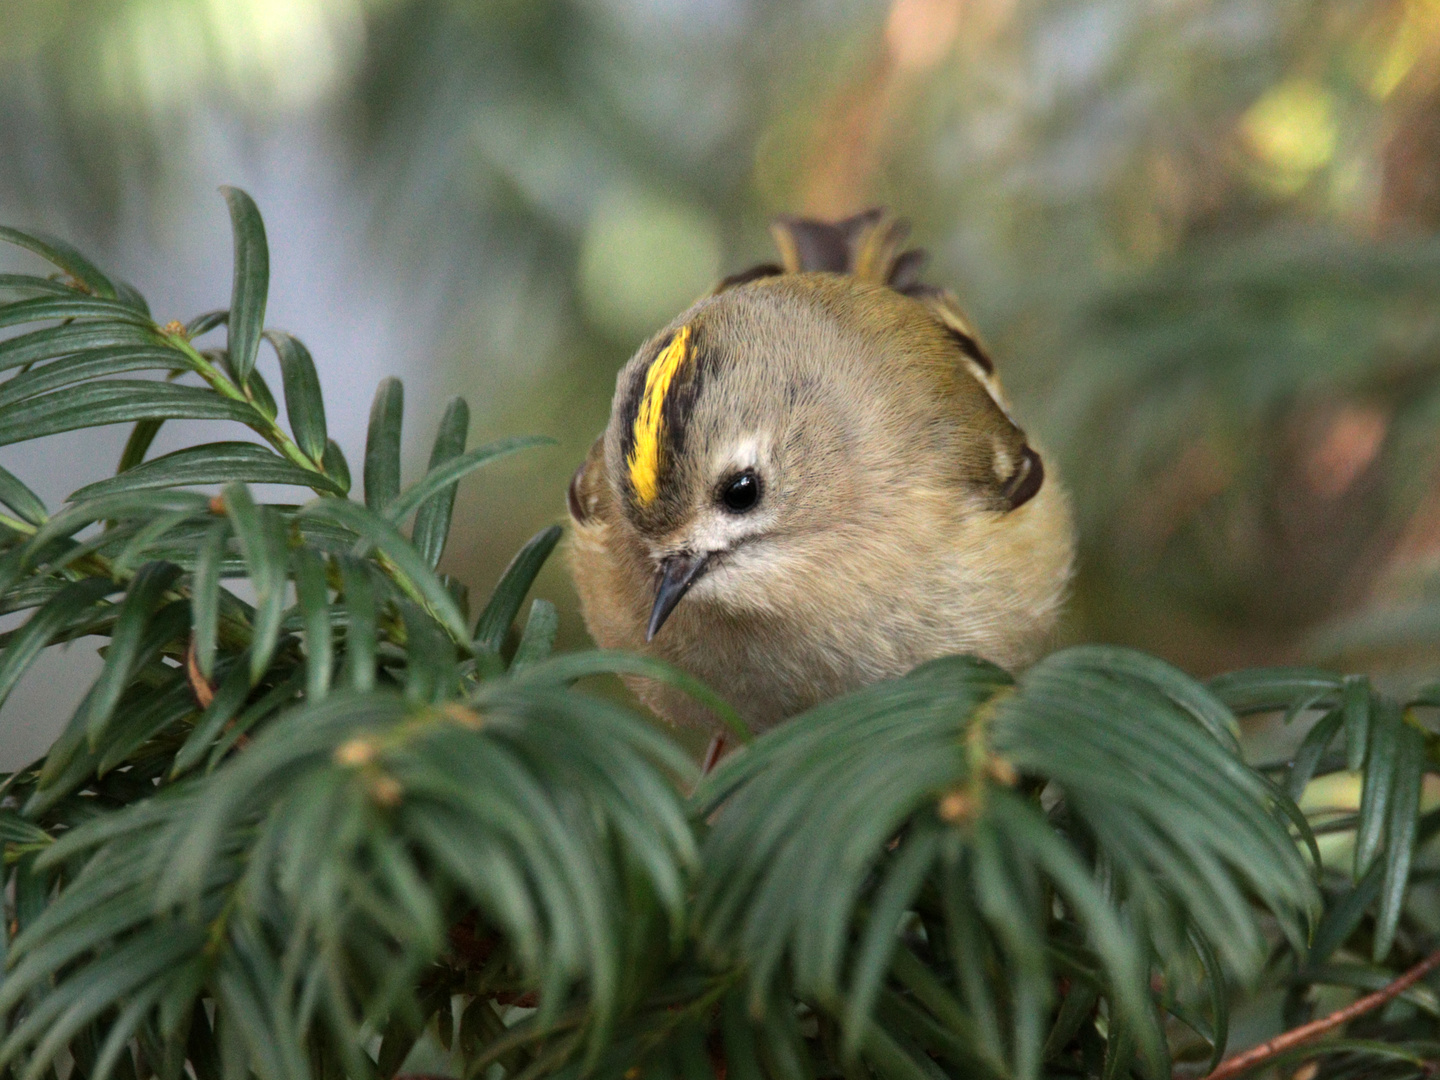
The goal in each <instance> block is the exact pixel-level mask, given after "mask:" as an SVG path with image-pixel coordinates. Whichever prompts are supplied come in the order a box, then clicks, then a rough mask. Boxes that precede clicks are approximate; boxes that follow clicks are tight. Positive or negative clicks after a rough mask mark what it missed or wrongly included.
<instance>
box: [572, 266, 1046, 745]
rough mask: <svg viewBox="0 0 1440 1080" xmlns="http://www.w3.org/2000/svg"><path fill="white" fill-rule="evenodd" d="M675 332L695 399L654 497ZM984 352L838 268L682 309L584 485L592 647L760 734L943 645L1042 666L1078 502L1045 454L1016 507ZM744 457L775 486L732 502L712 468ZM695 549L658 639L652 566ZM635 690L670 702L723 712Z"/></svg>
mask: <svg viewBox="0 0 1440 1080" xmlns="http://www.w3.org/2000/svg"><path fill="white" fill-rule="evenodd" d="M677 331H679V332H681V333H685V334H688V335H689V336H690V337H691V338H692V339H693V341H694V349H695V353H694V355H692V356H691V357H690V358H689V359H688V360H687V364H688V365H689V368H688V369H687V372H686V374H685V377H686V378H687V379H688V380H689V381H688V382H686V383H685V384H684V385H683V386H682V387H680V389H679V390H678V391H677V390H675V389H672V390H671V393H677V392H679V393H683V394H684V399H683V403H682V404H683V412H681V411H679V410H678V407H677V411H676V412H675V413H674V415H673V416H672V417H671V424H672V429H673V430H670V431H668V432H667V433H666V434H667V435H668V436H669V437H670V440H671V441H670V443H669V444H668V445H667V446H666V447H665V448H664V454H663V457H662V464H663V468H664V471H663V474H662V478H661V482H660V491H661V492H662V497H661V498H659V499H652V500H648V501H646V500H641V499H638V498H637V497H636V492H635V490H634V484H633V482H632V479H631V477H630V476H629V473H628V471H627V460H626V456H627V452H628V446H629V443H630V440H631V439H632V434H631V428H630V427H629V426H627V425H633V424H634V420H633V419H632V417H633V416H634V415H635V414H636V408H637V402H636V394H637V389H638V388H640V387H641V386H643V380H644V378H645V375H646V372H647V371H648V370H649V367H650V365H651V364H652V363H653V362H654V361H655V359H656V357H657V356H660V355H662V351H663V349H664V348H665V347H666V345H667V344H669V343H671V342H672V341H673V340H674V338H675V336H676V333H677ZM988 366H989V365H988V362H987V363H985V364H984V365H981V364H977V363H976V362H975V360H974V359H973V358H972V357H969V356H966V355H965V350H963V349H960V348H957V345H956V337H955V334H954V333H953V332H952V331H951V330H950V329H948V328H947V326H946V320H943V319H941V318H939V317H937V314H936V311H935V309H934V307H933V306H932V305H929V304H926V303H924V302H922V301H921V300H919V299H915V298H913V297H911V296H907V295H902V294H901V293H900V292H898V291H896V290H895V289H892V288H888V287H886V286H885V285H883V284H877V283H873V282H869V281H864V280H861V279H859V278H857V277H854V276H850V275H846V274H837V273H787V274H778V275H775V276H768V277H763V278H760V279H758V280H754V281H750V282H747V283H745V284H742V285H739V286H737V287H734V288H729V289H727V290H725V291H722V292H720V293H718V294H716V295H713V296H711V297H708V298H706V299H704V300H702V301H700V302H699V303H697V304H696V305H695V306H694V307H692V308H691V309H690V310H688V311H686V312H684V313H682V314H681V315H680V316H679V317H678V318H677V319H675V320H674V322H673V323H672V324H671V325H670V326H668V327H666V328H665V329H664V330H662V331H661V332H660V333H659V334H657V335H656V336H655V338H653V339H652V340H651V341H650V342H648V343H647V344H646V345H645V346H643V347H642V348H641V349H640V351H639V352H638V353H637V354H636V356H635V357H634V358H633V359H632V360H631V361H630V363H629V364H627V365H626V367H625V368H624V369H623V370H622V371H621V373H620V375H619V378H618V380H617V387H616V394H615V401H614V408H613V412H612V420H611V423H610V426H609V428H608V429H607V431H606V433H605V434H604V435H603V436H602V437H601V438H600V439H599V440H597V442H596V444H595V446H594V448H592V450H591V453H590V456H589V458H588V459H587V461H586V463H585V464H584V465H582V467H581V470H580V472H579V473H578V474H577V476H576V479H575V483H574V485H573V487H572V492H571V505H572V516H573V517H574V518H575V520H574V523H573V529H572V533H571V544H570V564H571V569H572V573H573V575H574V578H575V583H576V586H577V588H578V590H579V593H580V599H581V602H582V605H583V609H584V614H585V621H586V625H587V626H588V628H589V630H590V633H591V635H592V636H593V637H594V639H595V641H596V642H597V643H598V644H599V645H601V646H602V647H605V648H619V649H627V650H631V651H635V652H640V653H646V654H649V655H652V656H656V657H659V658H661V659H664V660H667V661H670V662H671V663H673V664H675V665H677V666H679V667H681V668H683V669H685V670H687V671H689V672H691V673H693V674H694V675H696V676H698V677H699V678H701V679H703V680H704V681H705V682H707V683H708V684H710V685H711V686H713V687H714V688H715V689H716V690H718V691H719V692H720V693H721V694H723V695H724V696H725V697H726V698H727V699H728V700H730V701H731V702H732V703H733V704H734V705H735V706H736V707H737V708H738V709H739V710H740V712H741V713H742V715H744V716H745V718H746V719H747V721H748V722H749V723H750V724H751V725H752V726H754V727H755V728H756V729H765V728H768V727H770V726H773V725H775V724H777V723H779V722H781V721H783V720H785V719H786V718H788V717H790V716H793V715H795V714H796V713H798V712H801V711H803V710H805V709H807V708H809V707H810V706H812V705H815V704H816V703H818V702H821V701H824V700H826V699H828V698H831V697H835V696H837V695H840V694H843V693H846V692H847V691H851V690H854V689H856V688H858V687H860V686H863V685H865V684H867V683H870V682H874V681H876V680H879V679H883V678H887V677H892V676H896V675H900V674H903V673H904V672H906V671H908V670H909V669H911V668H912V667H914V666H915V665H916V664H919V663H921V662H923V661H925V660H929V659H932V658H934V657H937V656H941V655H946V654H952V653H975V654H978V655H980V656H983V657H985V658H987V659H989V660H992V661H994V662H995V663H997V664H1000V665H1001V666H1004V667H1007V668H1012V669H1013V668H1017V667H1020V666H1023V665H1025V664H1027V663H1029V662H1031V661H1032V660H1034V659H1035V658H1036V657H1037V656H1038V655H1039V654H1040V653H1041V652H1042V651H1043V650H1044V649H1045V648H1046V646H1047V644H1048V643H1049V641H1050V639H1051V637H1052V634H1053V631H1054V628H1055V624H1056V620H1057V618H1058V615H1059V612H1060V608H1061V604H1062V602H1063V600H1064V597H1065V593H1066V587H1067V582H1068V580H1069V577H1070V570H1071V563H1072V558H1073V539H1072V528H1071V522H1070V515H1069V510H1068V506H1067V501H1066V498H1065V495H1064V493H1063V491H1062V489H1061V487H1060V485H1059V483H1058V482H1057V480H1056V477H1055V476H1054V474H1053V470H1051V471H1050V472H1049V474H1048V475H1047V476H1046V479H1045V481H1044V483H1043V484H1042V485H1041V487H1040V489H1039V491H1038V492H1036V493H1034V495H1033V497H1027V501H1025V502H1024V503H1023V505H1018V506H1015V507H1013V508H1011V507H1010V506H1009V505H1008V504H1007V503H1006V500H1005V492H1006V491H1007V486H1006V485H1007V483H1008V484H1009V485H1010V489H1013V487H1014V481H1013V480H1011V479H1010V478H1011V477H1013V476H1015V475H1016V470H1017V468H1018V467H1019V466H1020V465H1021V464H1022V462H1021V461H1020V457H1021V454H1022V453H1032V454H1033V451H1029V450H1028V449H1027V444H1026V442H1025V438H1024V433H1023V432H1022V431H1020V429H1019V428H1018V427H1017V426H1016V425H1015V424H1014V422H1013V420H1011V419H1010V416H1009V410H1008V406H1007V405H1006V403H1005V399H1004V396H1003V391H1001V389H1000V387H999V384H998V382H997V381H996V380H995V379H994V377H993V375H991V374H990V373H989V372H988V371H987V370H985V369H986V368H988ZM1036 463H1037V466H1038V458H1037V459H1036ZM744 469H753V470H754V471H755V472H756V473H757V474H758V476H759V477H760V478H761V481H762V484H763V487H762V493H761V496H760V499H759V502H758V503H757V505H756V506H755V508H754V509H753V510H751V511H749V512H748V513H745V514H739V515H737V514H735V513H731V512H729V511H727V510H726V508H725V507H724V505H723V504H722V503H721V502H720V501H719V500H718V499H717V497H716V493H717V485H719V484H722V483H723V482H724V478H725V477H726V476H733V475H734V474H735V473H736V471H737V470H744ZM697 550H699V551H703V552H705V553H707V554H709V555H710V562H709V565H708V569H707V571H706V572H705V573H704V575H703V576H702V577H700V578H699V579H698V580H697V581H696V582H695V584H694V585H693V587H692V588H691V589H690V590H689V592H688V593H686V594H685V595H684V598H683V599H682V600H681V601H680V602H679V604H678V606H676V607H675V609H674V611H673V613H672V614H671V615H670V616H669V618H668V620H667V621H665V623H664V624H663V626H662V627H661V628H660V630H659V632H658V633H657V634H656V635H655V637H654V639H653V640H651V641H648V642H647V640H646V627H647V623H648V622H649V620H650V617H651V609H652V605H653V603H654V601H655V596H656V588H657V584H656V583H657V579H658V576H659V574H660V572H661V567H662V564H663V561H664V560H665V559H666V558H667V557H668V556H671V555H673V554H674V553H676V552H680V551H697ZM634 685H635V689H636V690H637V691H638V692H639V694H640V696H641V697H642V699H643V700H644V701H645V702H646V703H647V704H648V705H649V706H650V707H651V708H653V709H654V710H655V711H656V712H657V713H659V714H660V715H661V716H663V717H666V718H668V719H670V720H672V721H675V722H678V723H686V724H710V723H713V718H712V717H711V716H710V715H709V713H708V711H706V710H704V709H703V708H702V707H700V706H698V705H696V704H695V703H694V702H692V701H691V700H690V699H688V698H687V697H685V696H684V695H682V694H679V693H678V692H675V691H672V690H670V689H668V688H666V687H663V686H660V685H658V684H655V683H652V682H649V681H645V680H636V681H635V684H634Z"/></svg>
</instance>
